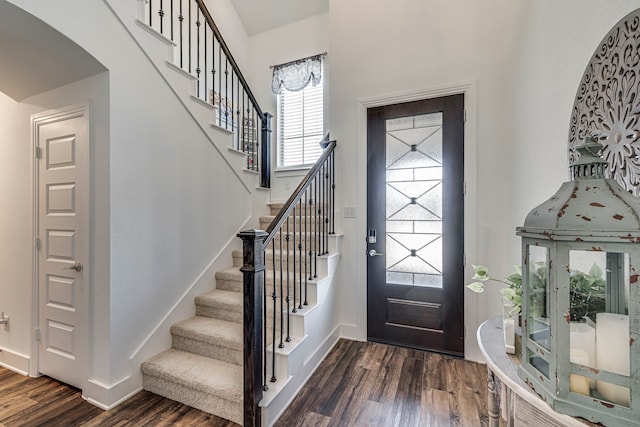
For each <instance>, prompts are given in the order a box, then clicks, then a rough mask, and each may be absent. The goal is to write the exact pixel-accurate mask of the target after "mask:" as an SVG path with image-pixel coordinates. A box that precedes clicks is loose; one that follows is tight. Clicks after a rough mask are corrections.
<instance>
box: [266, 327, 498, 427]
mask: <svg viewBox="0 0 640 427" xmlns="http://www.w3.org/2000/svg"><path fill="white" fill-rule="evenodd" d="M486 372H487V371H486V367H485V366H484V365H480V364H477V363H473V362H468V361H465V360H461V359H456V358H452V357H448V356H443V355H440V354H435V353H428V352H424V351H418V350H410V349H405V348H400V347H393V346H388V345H384V344H376V343H364V342H358V341H349V340H340V341H339V342H338V344H337V345H336V347H335V348H334V349H333V350H332V351H331V352H330V353H329V355H328V356H327V358H326V359H325V360H324V361H323V362H322V364H321V365H320V367H319V368H318V369H317V370H316V372H315V373H314V374H313V375H312V376H311V378H310V379H309V381H308V382H307V384H306V385H305V386H304V387H303V389H302V390H301V392H300V394H299V395H298V396H296V398H295V399H294V400H293V402H292V403H291V405H290V406H289V408H287V410H286V411H285V412H284V413H283V415H282V417H281V418H280V419H279V420H278V422H277V423H276V426H278V427H291V426H305V427H308V426H317V427H321V426H345V427H346V426H349V427H351V426H380V427H393V426H397V427H411V426H415V427H418V426H419V427H429V426H431V427H447V426H452V427H453V426H464V427H476V426H487V425H488V421H489V420H488V417H487V391H486V390H487V381H486Z"/></svg>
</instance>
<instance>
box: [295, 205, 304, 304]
mask: <svg viewBox="0 0 640 427" xmlns="http://www.w3.org/2000/svg"><path fill="white" fill-rule="evenodd" d="M303 210H304V205H303V204H302V198H300V200H299V201H298V223H299V224H300V229H299V231H298V232H299V233H300V239H299V242H298V263H299V265H298V288H299V289H300V296H299V298H298V308H299V309H300V310H302V263H303V262H305V261H304V258H303V256H302V248H303V242H304V243H306V241H305V239H306V238H307V236H305V235H304V234H303V233H302V211H303ZM294 212H295V211H294ZM294 216H295V214H294ZM293 299H294V305H295V297H294V298H293Z"/></svg>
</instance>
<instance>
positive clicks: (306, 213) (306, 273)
mask: <svg viewBox="0 0 640 427" xmlns="http://www.w3.org/2000/svg"><path fill="white" fill-rule="evenodd" d="M301 199H302V198H301ZM304 206H305V207H304V216H305V218H304V234H305V239H306V240H305V244H306V247H307V248H308V249H309V251H308V252H305V253H307V254H308V258H306V259H305V261H304V305H309V303H308V302H307V283H308V282H307V278H308V279H311V267H309V268H308V269H307V266H308V265H310V264H309V260H310V259H311V239H309V237H310V234H309V225H308V223H309V189H308V188H307V189H306V190H305V191H304ZM300 298H301V299H302V295H300ZM300 308H302V305H301V306H300Z"/></svg>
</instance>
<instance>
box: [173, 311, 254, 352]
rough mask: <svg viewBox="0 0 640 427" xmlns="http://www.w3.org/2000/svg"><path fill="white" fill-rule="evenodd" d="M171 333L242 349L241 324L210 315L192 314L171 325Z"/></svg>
mask: <svg viewBox="0 0 640 427" xmlns="http://www.w3.org/2000/svg"><path fill="white" fill-rule="evenodd" d="M171 333H172V334H175V335H180V336H183V337H186V338H191V339H196V340H198V341H204V342H207V343H211V344H218V345H221V346H223V347H228V348H232V349H236V350H241V349H242V334H243V332H242V325H241V324H239V323H235V322H229V321H226V320H220V319H214V318H211V317H203V316H194V317H192V318H190V319H187V320H183V321H181V322H178V323H175V324H174V325H173V326H171Z"/></svg>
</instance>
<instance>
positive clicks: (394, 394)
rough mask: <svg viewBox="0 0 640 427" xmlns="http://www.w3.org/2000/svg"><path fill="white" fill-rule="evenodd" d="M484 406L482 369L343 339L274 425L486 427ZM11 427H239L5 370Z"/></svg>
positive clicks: (141, 396)
mask: <svg viewBox="0 0 640 427" xmlns="http://www.w3.org/2000/svg"><path fill="white" fill-rule="evenodd" d="M486 402H487V395H486V369H485V367H484V365H479V364H476V363H472V362H467V361H464V360H460V359H456V358H452V357H448V356H443V355H439V354H434V353H427V352H422V351H417V350H409V349H404V348H399V347H393V346H388V345H383V344H375V343H364V342H358V341H349V340H340V341H339V342H338V344H337V345H336V347H335V348H334V349H333V350H332V351H331V352H330V353H329V355H328V356H327V358H326V359H325V360H324V361H323V362H322V364H321V365H320V367H319V368H318V369H317V371H316V372H315V373H314V375H312V377H311V378H310V380H309V382H308V383H307V384H306V385H305V386H304V387H303V389H302V390H301V392H300V394H299V395H298V396H297V397H296V398H295V399H294V401H293V402H292V404H291V405H290V407H289V408H288V409H287V410H286V411H285V412H284V413H283V415H282V417H281V418H280V419H279V420H278V422H277V423H276V426H278V427H291V426H305V427H309V426H318V427H321V426H349V427H351V426H367V427H369V426H371V427H375V426H380V427H392V426H398V427H410V426H416V427H417V426H420V427H429V426H434V427H447V426H451V427H454V426H456V427H457V426H464V427H476V426H486V425H487V424H488V418H487V416H486V413H487V407H486V405H487V403H486ZM14 426H15V427H17V426H29V427H32V426H47V427H55V426H61V427H62V426H64V427H73V426H88V427H98V426H100V427H103V426H110V427H111V426H118V427H130V426H154V427H155V426H211V427H231V426H237V425H236V424H234V423H232V422H230V421H227V420H223V419H221V418H218V417H215V416H213V415H209V414H206V413H204V412H202V411H199V410H197V409H193V408H190V407H188V406H185V405H181V404H179V403H177V402H174V401H172V400H169V399H165V398H163V397H160V396H157V395H154V394H153V393H149V392H146V391H142V392H140V393H138V394H136V395H135V396H133V397H132V398H131V399H129V400H127V401H126V402H124V403H123V404H121V405H119V406H118V407H116V408H114V409H112V410H110V411H102V410H101V409H99V408H97V407H95V406H93V405H91V404H90V403H88V402H86V401H85V400H83V399H82V397H81V396H80V392H79V391H78V390H76V389H75V388H73V387H69V386H67V385H65V384H62V383H60V382H58V381H55V380H53V379H51V378H48V377H40V378H29V377H24V376H22V375H19V374H16V373H14V372H11V371H9V370H7V369H4V368H0V427H14Z"/></svg>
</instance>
